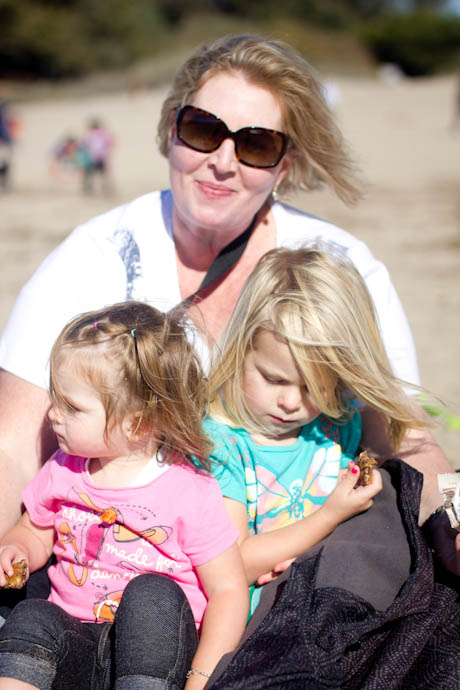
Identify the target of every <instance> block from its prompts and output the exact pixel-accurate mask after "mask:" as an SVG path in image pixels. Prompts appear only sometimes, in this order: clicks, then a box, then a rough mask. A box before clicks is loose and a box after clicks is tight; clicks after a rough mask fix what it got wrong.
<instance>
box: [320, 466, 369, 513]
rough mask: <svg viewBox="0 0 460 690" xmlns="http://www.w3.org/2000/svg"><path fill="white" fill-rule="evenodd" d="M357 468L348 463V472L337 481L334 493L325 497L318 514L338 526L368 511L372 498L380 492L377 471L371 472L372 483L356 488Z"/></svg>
mask: <svg viewBox="0 0 460 690" xmlns="http://www.w3.org/2000/svg"><path fill="white" fill-rule="evenodd" d="M358 480H359V467H358V465H356V464H355V463H354V462H349V463H348V471H347V473H346V474H345V475H344V476H343V477H342V479H341V480H340V481H339V483H338V484H337V486H336V487H335V489H334V491H333V492H332V493H331V494H330V495H329V496H328V497H327V499H326V501H325V503H324V505H322V506H321V508H320V512H321V513H322V514H323V515H324V516H326V515H329V516H330V517H331V519H333V521H334V522H335V523H336V524H337V525H338V524H339V523H341V522H343V521H344V520H348V518H351V517H353V515H357V514H358V513H362V512H364V511H365V510H368V509H369V508H370V507H371V506H372V504H373V502H374V501H373V498H374V496H376V495H377V494H378V493H379V492H380V491H381V490H382V477H381V476H380V472H379V471H378V470H374V471H373V472H372V481H371V483H370V484H368V485H367V486H358V485H357V484H358Z"/></svg>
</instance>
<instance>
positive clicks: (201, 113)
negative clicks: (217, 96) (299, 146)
mask: <svg viewBox="0 0 460 690" xmlns="http://www.w3.org/2000/svg"><path fill="white" fill-rule="evenodd" d="M176 127H177V129H176V131H177V136H178V138H179V139H180V141H182V143H183V144H185V145H186V146H189V147H190V148H192V149H194V150H195V151H201V153H211V152H212V151H215V150H216V149H218V148H219V146H220V145H221V144H222V142H223V141H224V139H227V138H228V137H231V138H232V139H233V140H234V142H235V150H236V155H237V157H238V160H239V161H240V162H241V163H244V164H245V165H249V166H251V167H253V168H273V167H274V166H275V165H278V163H279V162H280V160H281V158H282V157H283V155H284V153H285V151H286V137H285V135H284V134H283V133H282V132H277V131H275V130H270V129H264V128H263V127H243V128H242V129H240V130H238V132H236V133H232V132H230V131H229V130H228V129H227V126H226V124H225V123H224V122H223V121H222V120H219V118H217V117H216V116H215V115H212V114H211V113H208V112H206V111H205V110H201V109H200V108H195V107H193V106H190V105H186V106H184V107H183V108H182V109H181V110H180V111H179V115H178V117H177V122H176Z"/></svg>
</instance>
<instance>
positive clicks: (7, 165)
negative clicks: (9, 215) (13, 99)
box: [0, 95, 13, 191]
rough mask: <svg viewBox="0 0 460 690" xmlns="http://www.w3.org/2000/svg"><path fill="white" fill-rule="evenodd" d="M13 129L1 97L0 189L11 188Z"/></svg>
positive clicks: (7, 110)
mask: <svg viewBox="0 0 460 690" xmlns="http://www.w3.org/2000/svg"><path fill="white" fill-rule="evenodd" d="M12 149H13V129H12V121H11V116H10V113H9V109H8V104H7V102H6V101H5V100H4V99H3V98H2V97H1V95H0V189H1V190H2V191H7V190H8V189H9V186H10V173H11V155H12Z"/></svg>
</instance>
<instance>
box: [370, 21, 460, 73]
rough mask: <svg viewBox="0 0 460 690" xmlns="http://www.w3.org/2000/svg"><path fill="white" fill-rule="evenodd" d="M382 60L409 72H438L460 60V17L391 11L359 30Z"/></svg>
mask: <svg viewBox="0 0 460 690" xmlns="http://www.w3.org/2000/svg"><path fill="white" fill-rule="evenodd" d="M359 35H360V37H361V38H362V40H363V41H364V42H365V44H366V46H367V47H368V49H369V50H370V51H371V52H372V54H373V55H374V57H375V58H376V59H377V60H378V61H379V62H391V63H395V64H396V65H398V66H399V67H400V68H401V69H402V70H403V71H404V72H405V73H406V74H407V75H409V76H424V75H429V74H434V73H436V72H439V71H441V70H444V69H446V68H449V67H451V66H454V65H456V64H458V62H459V60H460V19H457V18H453V17H446V16H442V15H436V14H431V13H427V12H417V13H414V14H390V15H386V16H382V17H380V18H378V19H375V20H373V21H370V22H369V23H367V24H366V25H364V27H363V28H362V29H361V30H360V31H359Z"/></svg>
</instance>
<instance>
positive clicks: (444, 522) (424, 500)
mask: <svg viewBox="0 0 460 690" xmlns="http://www.w3.org/2000/svg"><path fill="white" fill-rule="evenodd" d="M361 419H362V424H363V435H362V441H361V444H362V446H363V448H366V449H367V450H369V452H370V453H372V454H373V455H375V456H376V457H379V458H382V459H386V458H390V457H395V455H396V457H398V458H401V460H404V462H407V464H408V465H411V466H412V467H414V468H415V469H416V470H418V471H419V472H421V473H422V474H423V488H422V496H421V501H420V511H419V525H423V524H424V522H425V521H426V520H427V518H428V517H429V516H430V515H431V514H432V513H433V512H434V511H435V510H436V508H438V507H439V506H440V505H441V503H442V500H441V496H440V493H439V489H438V481H437V475H438V474H441V473H443V472H453V468H452V465H451V464H450V462H449V461H448V459H447V457H446V456H445V454H444V452H443V451H442V450H441V448H440V447H439V445H438V444H437V443H436V441H435V439H434V438H433V436H432V435H431V433H430V432H429V430H427V429H425V430H421V431H420V430H418V429H411V430H409V431H408V432H407V433H406V435H405V437H404V439H403V442H402V444H401V448H400V450H399V451H398V453H396V454H395V453H394V452H393V451H392V450H391V447H390V445H389V443H388V437H387V434H386V430H385V424H384V418H383V416H382V415H381V414H379V413H378V412H376V411H375V410H372V409H370V408H368V407H365V408H364V409H363V410H362V411H361ZM432 542H433V544H432V545H433V547H434V548H435V550H436V553H437V554H438V556H439V558H440V561H441V563H442V565H443V566H444V567H445V568H446V569H447V570H449V571H450V572H451V573H454V575H460V534H459V533H458V532H456V531H455V530H453V529H452V528H451V527H450V524H449V521H448V519H447V516H445V517H444V519H440V520H438V521H437V524H436V526H435V527H434V528H433V534H432Z"/></svg>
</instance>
